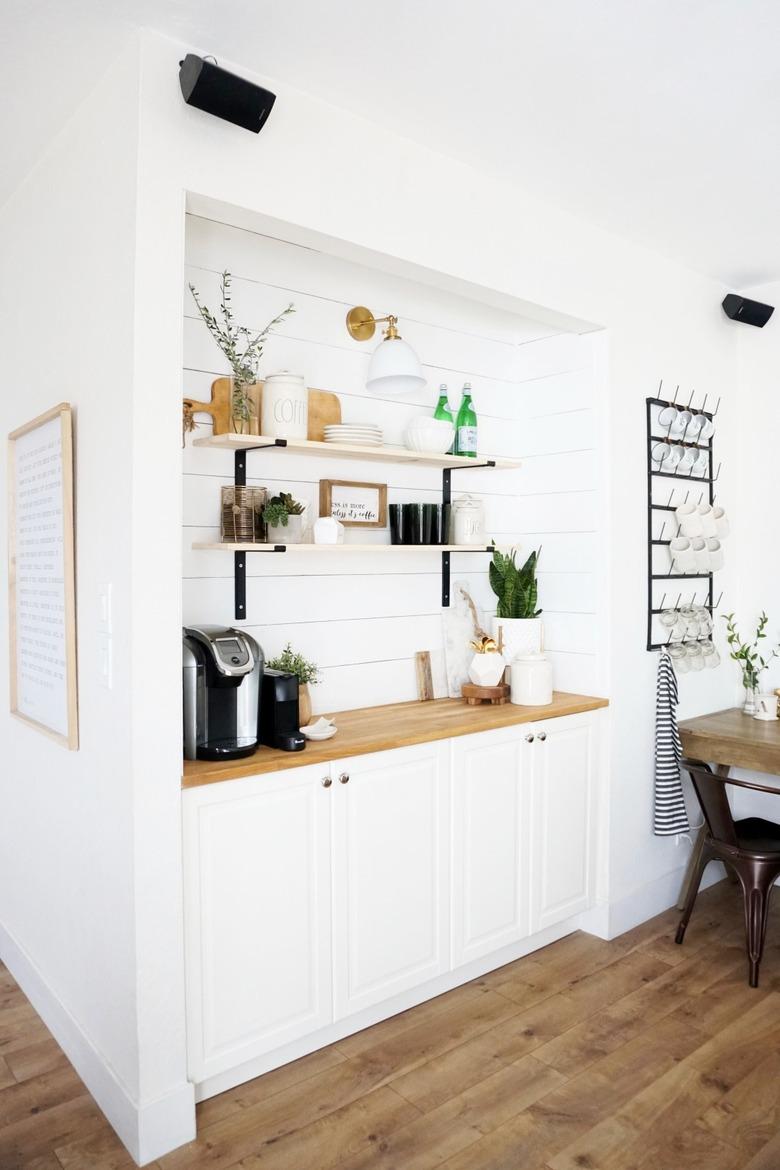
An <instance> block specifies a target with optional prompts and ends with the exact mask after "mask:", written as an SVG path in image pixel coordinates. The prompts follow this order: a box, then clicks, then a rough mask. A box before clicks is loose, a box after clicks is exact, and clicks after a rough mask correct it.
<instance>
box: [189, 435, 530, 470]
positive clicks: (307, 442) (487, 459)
mask: <svg viewBox="0 0 780 1170" xmlns="http://www.w3.org/2000/svg"><path fill="white" fill-rule="evenodd" d="M192 445H193V447H210V448H212V449H214V450H218V451H268V450H271V451H290V452H292V453H294V454H298V455H319V456H326V457H328V458H330V459H360V460H363V461H368V460H370V461H372V462H374V463H415V464H417V465H419V466H421V467H438V468H440V469H442V468H448V467H449V468H454V467H496V468H501V469H502V470H509V469H510V468H514V467H520V463H519V462H518V461H517V460H512V459H497V458H494V457H493V456H490V455H477V456H476V457H475V458H474V459H471V458H469V457H468V456H466V455H427V454H423V452H421V451H409V450H407V448H406V447H356V446H354V445H353V444H351V443H319V442H316V441H315V440H314V439H272V438H269V437H268V436H266V435H233V434H228V435H208V436H205V437H204V438H201V439H193V443H192Z"/></svg>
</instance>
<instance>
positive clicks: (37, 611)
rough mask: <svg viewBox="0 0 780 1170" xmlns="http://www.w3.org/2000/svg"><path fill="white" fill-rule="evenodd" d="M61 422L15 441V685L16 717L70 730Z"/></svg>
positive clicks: (49, 423) (63, 732)
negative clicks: (21, 716) (19, 716)
mask: <svg viewBox="0 0 780 1170" xmlns="http://www.w3.org/2000/svg"><path fill="white" fill-rule="evenodd" d="M61 426H62V423H61V420H60V418H59V417H58V418H53V419H50V420H49V421H48V422H46V423H44V424H43V425H42V426H40V427H36V428H35V429H34V430H31V431H29V432H28V433H27V434H25V435H21V436H20V437H19V438H18V439H16V445H15V452H14V472H15V475H14V485H13V490H14V497H15V515H16V531H15V534H14V544H15V549H16V647H17V662H16V672H17V677H16V686H17V705H18V709H19V713H20V714H22V715H26V716H27V717H28V718H29V719H33V720H35V721H36V722H37V723H42V724H44V725H45V726H46V727H50V728H51V729H52V730H53V731H57V732H59V733H60V734H62V735H65V734H67V731H68V685H67V667H66V644H65V621H66V614H65V568H64V536H63V496H62V476H63V467H62V435H61Z"/></svg>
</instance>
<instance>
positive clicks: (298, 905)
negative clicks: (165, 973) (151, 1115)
mask: <svg viewBox="0 0 780 1170" xmlns="http://www.w3.org/2000/svg"><path fill="white" fill-rule="evenodd" d="M327 771H328V769H327V766H325V767H324V768H320V767H318V768H315V767H303V768H299V769H298V768H296V769H294V770H290V771H286V772H278V773H273V774H272V775H268V776H258V777H252V778H250V779H248V780H237V781H231V782H228V783H225V784H219V785H214V786H213V787H210V788H206V787H204V788H198V789H193V790H192V791H190V792H186V793H185V794H184V847H185V891H186V894H185V897H186V906H185V911H186V916H185V939H186V950H187V1019H188V1050H189V1065H190V1067H189V1075H190V1077H191V1079H192V1080H194V1081H196V1082H197V1081H201V1080H203V1079H204V1078H206V1077H209V1076H213V1075H214V1074H215V1073H219V1072H222V1071H223V1070H224V1069H227V1068H231V1067H233V1066H235V1065H238V1064H241V1063H242V1061H245V1060H249V1059H251V1058H252V1057H255V1056H257V1055H259V1054H261V1053H264V1052H268V1051H271V1050H273V1049H274V1048H278V1047H279V1046H280V1045H282V1044H285V1043H287V1042H288V1041H291V1040H294V1039H296V1038H297V1037H298V1036H303V1035H305V1034H306V1033H308V1032H313V1031H315V1030H316V1029H317V1028H320V1027H323V1026H324V1025H326V1024H328V1023H330V1022H331V1021H332V1018H333V1012H332V983H331V901H330V898H331V891H330V815H331V805H332V802H333V789H332V787H329V788H325V787H323V786H322V783H321V780H322V777H323V775H326V774H327Z"/></svg>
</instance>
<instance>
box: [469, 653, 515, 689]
mask: <svg viewBox="0 0 780 1170" xmlns="http://www.w3.org/2000/svg"><path fill="white" fill-rule="evenodd" d="M505 666H506V663H505V662H504V659H503V658H502V657H501V655H500V654H499V653H498V652H497V651H496V652H494V653H492V654H475V655H474V657H473V658H472V660H471V664H470V665H469V678H470V679H471V681H472V682H473V683H474V686H477V687H497V686H498V684H499V683H500V682H501V679H502V677H503V674H504V668H505Z"/></svg>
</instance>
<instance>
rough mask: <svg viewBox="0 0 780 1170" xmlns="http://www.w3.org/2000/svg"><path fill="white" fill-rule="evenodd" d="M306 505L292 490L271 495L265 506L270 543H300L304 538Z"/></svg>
mask: <svg viewBox="0 0 780 1170" xmlns="http://www.w3.org/2000/svg"><path fill="white" fill-rule="evenodd" d="M304 508H305V505H304V504H302V503H301V502H300V500H295V499H293V496H292V494H291V493H290V492H282V493H281V495H278V496H271V499H270V500H269V501H268V503H267V504H266V505H265V507H264V508H263V520H264V521H265V523H266V528H267V537H268V543H269V544H300V543H301V540H302V538H303V512H304Z"/></svg>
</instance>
